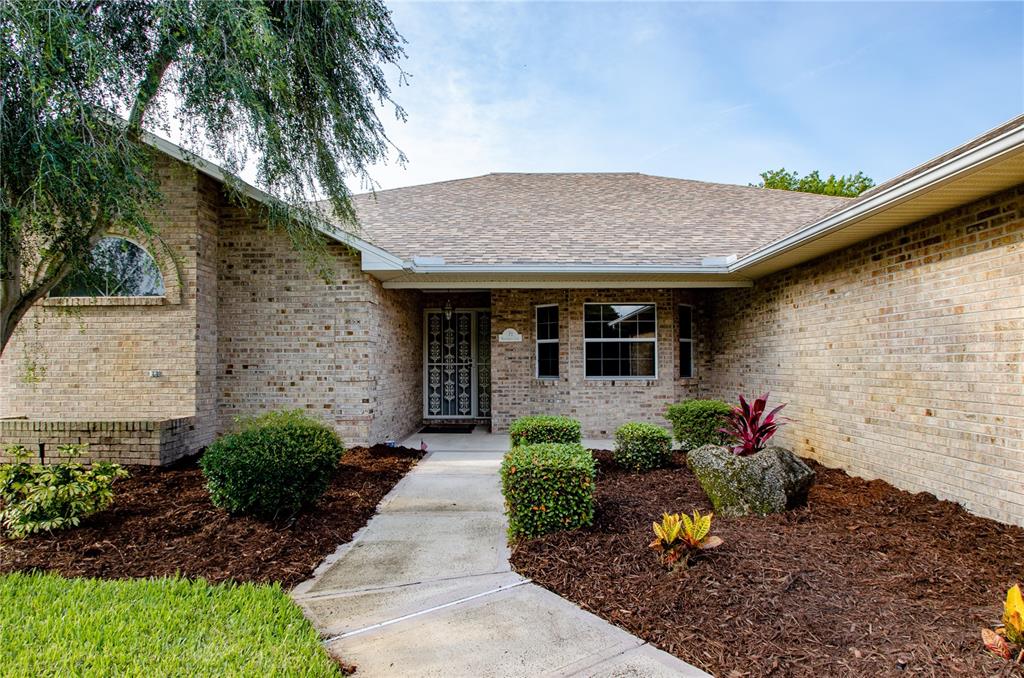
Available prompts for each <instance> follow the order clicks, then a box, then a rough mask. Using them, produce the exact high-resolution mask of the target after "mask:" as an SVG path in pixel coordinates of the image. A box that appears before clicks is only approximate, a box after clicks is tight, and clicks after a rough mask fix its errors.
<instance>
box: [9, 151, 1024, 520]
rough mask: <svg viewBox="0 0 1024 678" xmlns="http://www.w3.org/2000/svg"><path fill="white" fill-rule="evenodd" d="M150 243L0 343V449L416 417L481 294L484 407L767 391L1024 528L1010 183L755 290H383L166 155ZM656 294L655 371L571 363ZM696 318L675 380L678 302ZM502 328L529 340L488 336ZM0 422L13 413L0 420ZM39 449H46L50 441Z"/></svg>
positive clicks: (1022, 227) (597, 425) (146, 455)
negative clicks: (434, 331)
mask: <svg viewBox="0 0 1024 678" xmlns="http://www.w3.org/2000/svg"><path fill="white" fill-rule="evenodd" d="M159 172H160V177H161V181H162V184H163V189H164V192H165V195H166V201H165V203H164V204H163V205H162V206H161V207H160V208H159V209H158V210H156V212H155V213H154V215H153V220H154V222H155V223H156V225H157V226H158V227H159V229H160V233H161V236H162V238H163V241H164V243H166V248H164V246H162V245H155V246H150V247H149V249H150V251H151V252H152V253H153V254H154V255H155V256H156V257H157V259H158V261H159V262H160V264H161V268H162V270H163V274H164V280H165V285H166V287H167V295H166V297H165V298H162V299H155V298H145V299H98V300H90V299H84V300H70V301H69V300H50V301H48V302H46V303H44V304H40V305H39V306H37V307H36V308H35V309H33V311H32V312H31V313H30V314H29V315H28V316H27V317H26V319H25V320H24V321H23V322H22V324H21V325H20V326H19V330H18V333H17V334H16V337H15V339H14V341H13V342H12V343H11V345H10V346H9V348H8V350H7V351H6V352H5V354H4V356H3V358H2V359H0V445H3V444H11V443H15V444H23V445H25V446H26V447H28V448H29V449H30V450H31V451H32V452H34V453H35V452H37V451H38V447H39V445H40V444H43V445H44V446H45V449H46V450H55V449H56V446H57V445H60V444H63V443H65V442H75V443H78V442H88V443H90V444H91V445H92V446H93V453H94V455H98V456H104V457H107V458H113V459H118V460H121V461H130V462H139V463H168V462H169V461H172V460H173V459H174V458H176V457H178V456H180V455H182V454H185V453H187V452H191V451H195V450H197V449H199V448H201V447H203V446H205V445H207V444H209V442H210V441H212V440H213V439H214V437H215V436H216V435H217V434H218V433H221V432H223V431H225V430H227V429H228V428H230V426H231V425H232V420H233V419H234V417H236V416H239V415H249V414H254V413H258V412H262V411H267V410H271V409H279V408H295V407H300V408H303V409H305V410H307V411H309V412H311V413H313V414H315V415H316V416H318V417H320V418H322V419H323V420H325V421H327V422H329V423H330V424H332V425H333V426H334V427H335V428H337V430H338V431H339V432H340V433H341V435H342V436H343V437H344V439H345V440H346V442H347V443H349V444H367V443H375V442H379V441H381V440H384V439H385V438H395V439H401V438H403V437H404V436H406V435H408V434H409V433H411V432H413V431H414V430H415V429H416V428H417V427H418V426H419V425H420V423H421V420H422V406H423V400H422V398H423V391H422V389H423V383H422V379H423V345H422V341H423V328H422V321H423V309H424V308H426V307H428V306H435V307H436V306H440V305H441V304H442V303H443V299H444V298H447V297H451V298H453V299H454V301H453V305H454V306H456V307H470V306H472V307H489V308H491V312H492V317H491V323H492V330H493V333H492V345H491V384H492V398H491V401H492V413H493V416H492V423H493V426H494V429H495V430H496V431H504V430H506V429H507V427H508V424H509V423H510V422H511V420H512V419H514V418H516V417H518V416H522V415H526V414H539V413H552V414H565V415H569V416H573V417H576V418H578V419H580V420H581V421H582V423H583V427H584V433H585V435H587V436H592V437H607V436H610V435H611V434H612V433H613V432H614V430H615V429H616V428H617V427H618V426H619V425H621V424H622V423H625V422H627V421H633V420H640V421H649V422H653V423H656V424H659V425H662V426H665V425H667V422H665V420H664V419H663V417H662V414H663V412H664V409H665V407H666V406H667V405H668V404H670V403H672V402H678V401H680V400H683V399H685V398H688V397H698V396H699V397H720V398H723V399H727V400H733V399H734V398H735V396H736V394H737V393H739V392H742V393H746V394H756V393H758V392H760V391H763V390H770V391H771V392H772V394H773V399H774V400H777V401H779V402H789V403H790V405H789V407H788V408H787V410H786V414H788V415H789V416H790V417H792V418H793V419H794V421H793V422H792V423H791V424H790V425H789V426H787V427H786V428H785V429H783V432H782V434H781V442H783V443H785V444H787V445H790V446H792V447H793V448H794V449H795V450H796V451H797V452H798V453H800V454H803V455H807V456H811V457H815V458H817V459H820V460H821V461H823V462H824V463H826V464H829V465H836V466H843V467H844V468H846V469H848V470H849V471H850V472H851V473H854V474H857V475H861V476H865V477H872V478H874V477H878V478H883V479H885V480H887V481H889V482H891V483H893V484H895V485H897V486H899V487H903V488H905V489H908V490H915V491H916V490H927V491H930V492H933V493H935V494H936V495H938V496H940V497H944V498H949V499H954V500H956V501H960V502H962V503H963V504H964V505H965V506H967V507H968V508H969V509H971V510H972V511H974V512H976V513H979V514H981V515H986V516H990V517H993V518H996V519H999V520H1004V521H1008V522H1014V523H1019V524H1024V434H1022V432H1024V416H1022V415H1021V414H1020V413H1021V412H1024V372H1022V364H1024V357H1022V356H1024V250H1022V247H1024V187H1018V188H1017V189H1015V190H1011V191H1006V192H1003V193H1001V194H999V195H996V196H992V197H990V198H987V199H985V200H982V201H980V202H977V203H975V204H973V205H969V206H965V207H963V208H960V209H957V210H955V211H953V212H950V213H947V214H945V215H941V216H939V217H935V218H932V219H928V220H927V221H924V222H922V223H919V224H915V225H912V226H908V227H905V228H902V229H899V230H897V231H893V232H891V233H889V234H886V235H883V236H880V237H877V238H875V239H873V240H869V241H866V242H863V243H860V244H858V245H856V246H854V247H851V248H849V249H847V250H844V251H842V252H839V253H836V254H833V255H829V256H827V257H823V258H821V259H818V260H816V261H813V262H809V263H807V264H803V265H800V266H797V267H794V268H791V269H788V270H786V271H783V272H780V273H777V274H774V275H772V276H769V277H766V278H764V279H762V280H758V281H757V282H756V283H755V285H754V287H753V288H741V289H732V290H717V291H710V290H709V291H704V290H673V289H633V290H629V289H622V290H612V289H603V290H591V289H550V290H529V289H494V290H492V291H491V292H490V293H489V294H488V293H476V294H468V293H466V294H446V293H433V294H428V293H421V292H418V291H415V290H387V289H384V288H383V286H382V284H381V283H380V282H379V281H377V280H376V279H374V278H373V277H371V276H370V275H369V274H367V273H364V272H363V271H362V270H361V267H360V258H359V255H358V254H357V253H355V252H353V251H351V250H349V249H348V248H346V247H344V246H342V245H338V244H334V245H331V253H332V258H331V261H332V264H333V271H332V273H333V276H332V278H333V279H332V282H331V283H330V284H328V283H325V282H324V281H323V280H322V279H321V278H320V277H319V276H317V275H316V274H314V273H312V272H311V271H310V270H309V268H308V267H307V265H306V262H305V260H304V258H303V256H302V255H300V254H298V253H296V252H294V251H293V250H292V249H291V247H290V244H289V242H288V239H287V237H286V236H285V235H283V234H279V233H272V232H269V231H268V230H267V229H265V228H262V227H260V226H259V225H258V224H257V219H256V217H254V216H253V213H252V212H248V211H245V210H242V209H241V208H239V207H237V206H233V205H231V204H229V203H228V202H227V201H226V200H225V198H224V196H223V192H222V188H221V186H220V185H219V184H218V183H216V182H215V181H213V180H212V179H209V178H206V177H205V176H200V175H198V174H197V173H196V172H195V171H194V170H193V169H191V168H189V167H187V166H186V165H184V164H182V163H179V162H176V161H173V160H170V159H169V158H162V159H161V160H160V162H159ZM587 302H595V303H602V302H603V303H608V302H620V303H636V302H647V303H654V304H656V307H657V313H658V342H657V350H658V375H657V378H654V379H649V380H639V381H632V380H614V381H612V380H588V379H586V378H584V365H583V362H584V342H583V305H584V304H585V303H587ZM539 304H558V306H559V323H560V331H559V335H560V346H559V350H560V370H559V372H560V374H559V378H558V379H557V380H540V379H537V378H536V377H535V374H536V357H535V356H536V344H535V320H534V319H535V316H534V313H535V308H536V306H537V305H539ZM680 304H690V305H692V307H693V317H694V331H695V335H694V341H693V349H694V362H695V374H694V377H693V378H692V379H680V378H679V377H678V376H677V375H678V374H679V372H678V370H679V365H678V362H679V341H678V340H679V328H678V315H677V310H678V307H679V305H680ZM506 328H513V329H515V330H516V331H518V332H519V333H520V334H522V336H523V341H522V342H518V343H499V342H497V341H496V339H495V337H496V336H497V335H498V334H499V333H500V332H502V331H503V330H505V329H506ZM4 419H6V421H5V420H4ZM47 458H51V459H52V458H53V457H52V456H50V454H49V453H47Z"/></svg>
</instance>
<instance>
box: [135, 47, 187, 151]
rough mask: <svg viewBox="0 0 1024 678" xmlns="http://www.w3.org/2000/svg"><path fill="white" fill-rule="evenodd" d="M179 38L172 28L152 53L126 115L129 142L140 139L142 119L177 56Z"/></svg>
mask: <svg viewBox="0 0 1024 678" xmlns="http://www.w3.org/2000/svg"><path fill="white" fill-rule="evenodd" d="M181 37H182V35H181V31H180V30H179V29H177V28H172V29H171V30H169V31H167V32H166V33H165V34H164V37H163V38H162V39H161V40H160V45H159V46H158V47H157V49H156V52H154V53H153V59H152V61H150V62H149V67H148V68H146V75H145V77H143V79H142V82H140V83H139V91H138V93H137V94H136V95H135V102H134V103H133V104H132V110H131V113H130V114H129V115H128V127H127V129H126V130H125V133H126V135H127V137H128V138H129V139H130V140H131V141H138V140H139V139H141V138H142V122H143V118H144V117H145V116H146V112H147V111H148V110H149V107H150V105H152V103H153V100H154V99H155V98H156V95H157V93H158V92H159V91H160V83H161V82H163V79H164V75H166V74H167V69H168V68H170V67H171V64H172V63H174V59H175V58H177V56H178V49H179V48H180V46H181Z"/></svg>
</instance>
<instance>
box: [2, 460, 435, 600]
mask: <svg viewBox="0 0 1024 678" xmlns="http://www.w3.org/2000/svg"><path fill="white" fill-rule="evenodd" d="M421 456H422V453H421V452H420V451H418V450H412V449H408V448H389V447H385V446H382V445H378V446H375V447H373V448H370V449H367V448H361V447H357V448H352V449H350V450H348V451H347V452H346V453H345V455H344V457H343V458H342V461H341V464H340V465H339V469H338V473H337V474H336V475H335V478H334V481H333V482H332V483H331V486H330V487H329V488H328V490H327V492H326V493H325V494H324V496H323V497H322V498H321V499H320V501H318V502H317V504H316V506H315V507H314V508H312V509H311V510H309V511H307V512H305V513H303V514H301V515H299V516H298V517H297V518H296V519H295V520H294V521H293V522H290V523H285V524H269V523H265V522H261V521H259V520H256V519H253V518H245V517H238V518H232V517H231V516H229V515H228V514H227V513H225V512H224V511H222V510H220V509H218V508H216V507H215V506H214V505H213V504H211V503H210V498H209V495H208V494H207V492H206V488H205V484H204V479H203V474H202V472H201V471H200V470H199V468H198V467H197V466H196V465H195V462H194V460H193V461H191V462H187V463H185V464H182V465H180V466H178V467H174V468H163V469H161V468H152V467H145V466H137V467H130V468H129V470H130V472H131V477H130V478H127V479H125V480H122V481H119V482H118V484H117V485H116V493H117V498H116V500H115V503H114V505H113V506H112V507H111V508H110V509H108V510H106V511H103V512H102V513H98V514H96V515H94V516H91V517H90V518H87V519H86V520H84V521H83V522H82V525H81V526H79V527H78V528H76V529H72V530H68V531H65V532H60V533H57V534H53V535H36V536H32V537H28V538H26V539H22V540H16V541H12V540H7V539H4V538H2V537H0V573H8V572H17V571H28V570H49V571H53V572H57V573H59V574H62V575H64V576H66V577H102V578H105V579H120V578H128V577H154V576H163V575H173V574H175V573H179V574H181V575H182V576H186V577H203V578H205V579H207V580H209V581H212V582H220V581H227V580H232V581H239V582H243V581H249V582H275V581H276V582H280V583H281V585H282V586H284V587H286V588H288V587H291V586H294V585H295V584H298V583H299V582H301V581H303V580H305V579H308V578H309V577H310V575H312V573H313V570H314V568H316V566H317V565H318V564H319V563H320V562H321V561H322V560H323V559H324V557H325V556H327V555H328V554H330V553H332V552H334V550H335V548H337V546H338V545H339V544H342V543H345V542H347V541H349V540H351V539H352V535H353V534H354V533H355V532H356V530H358V529H359V528H361V527H362V526H363V525H365V524H366V522H367V521H368V520H369V519H370V517H371V516H372V515H373V514H374V512H375V510H376V507H377V504H378V503H379V502H380V500H381V499H382V498H383V497H384V495H385V494H387V493H388V491H389V490H390V489H391V488H392V487H393V486H394V485H395V483H397V482H398V481H399V480H400V479H401V478H402V476H404V475H405V473H406V472H407V471H408V470H409V469H410V468H412V467H413V466H414V465H415V464H416V462H417V461H418V460H419V458H420V457H421Z"/></svg>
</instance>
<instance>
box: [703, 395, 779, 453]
mask: <svg viewBox="0 0 1024 678" xmlns="http://www.w3.org/2000/svg"><path fill="white" fill-rule="evenodd" d="M767 405H768V394H767V393H765V394H764V395H763V396H761V397H760V398H757V399H756V400H754V402H753V404H750V403H748V402H747V401H746V400H745V399H744V398H743V396H742V395H741V396H740V404H739V405H737V406H736V407H733V408H732V412H730V413H729V414H727V415H726V416H725V427H723V428H720V429H718V430H719V431H720V432H722V433H725V434H727V435H729V436H731V437H732V438H733V439H734V440H735V441H736V444H735V445H733V446H732V447H731V448H730V449H731V450H732V453H733V454H736V455H739V456H741V457H745V456H747V455H751V454H754V453H755V452H760V451H761V450H763V449H764V447H765V443H767V442H768V440H769V439H770V438H771V437H772V436H773V435H775V432H776V431H778V430H779V426H781V425H783V423H784V422H783V421H782V419H783V418H782V417H778V418H776V416H775V415H776V414H777V413H778V411H779V410H781V409H782V408H783V407H785V406H786V404H785V403H783V404H782V405H779V406H778V407H776V408H775V409H774V410H772V411H771V412H769V413H768V415H767V416H766V417H765V418H764V419H762V418H761V415H762V414H764V408H765V407H767Z"/></svg>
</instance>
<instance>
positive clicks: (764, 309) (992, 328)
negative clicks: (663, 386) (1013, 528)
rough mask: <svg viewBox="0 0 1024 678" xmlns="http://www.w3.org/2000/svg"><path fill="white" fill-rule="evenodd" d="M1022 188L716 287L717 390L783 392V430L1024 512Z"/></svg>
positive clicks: (882, 471) (899, 476) (902, 479)
mask: <svg viewBox="0 0 1024 678" xmlns="http://www.w3.org/2000/svg"><path fill="white" fill-rule="evenodd" d="M1022 210H1024V187H1018V188H1016V189H1015V190H1010V191H1007V192H1004V193H1001V194H999V195H996V196H992V197H990V198H988V199H985V200H982V201H980V202H977V203H974V204H972V205H968V206H965V207H963V208H960V209H957V210H954V211H952V212H949V213H947V214H944V215H941V216H939V217H936V218H931V219H928V220H926V221H924V222H921V223H918V224H915V225H912V226H908V227H906V228H902V229H899V230H897V231H893V232H891V233H888V234H886V235H883V236H880V237H877V238H875V239H873V240H869V241H866V242H863V243H859V244H857V245H855V246H853V247H851V248H849V249H847V250H844V251H842V252H839V253H837V254H834V255H830V256H828V257H825V258H821V259H818V260H816V261H813V262H810V263H807V264H804V265H801V266H798V267H795V268H793V269H789V270H786V271H783V272H780V273H777V274H774V275H772V276H769V277H767V278H764V279H762V280H759V281H757V283H756V286H755V287H754V288H753V289H752V290H729V291H718V292H715V293H713V294H711V295H709V296H710V300H711V312H712V315H713V316H714V318H715V328H714V332H713V335H712V336H713V341H712V346H711V349H712V350H711V353H712V355H713V356H714V357H713V362H712V365H711V369H710V380H709V381H706V382H705V393H706V394H707V395H710V396H716V397H722V398H726V399H729V400H733V399H734V398H735V395H736V393H737V392H742V393H746V394H753V393H757V392H760V391H763V390H770V391H771V392H772V399H773V400H775V401H777V402H788V403H789V406H788V407H787V409H786V410H785V413H786V414H788V415H789V416H790V417H792V418H793V419H795V421H794V422H793V423H792V424H790V425H789V426H787V427H785V428H783V429H782V433H781V439H782V442H784V443H785V444H786V445H788V446H791V447H793V448H794V449H795V451H796V452H797V453H799V454H802V455H806V456H810V457H814V458H816V459H819V460H821V461H822V462H823V463H825V464H827V465H831V466H842V467H843V468H845V469H847V470H848V471H849V472H850V473H853V474H855V475H858V476H863V477H867V478H882V479H885V480H887V481H888V482H891V483H893V484H894V485H897V486H899V487H902V488H904V489H907V490H910V491H929V492H932V493H934V494H936V495H937V496H939V497H942V498H947V499H952V500H955V501H959V502H961V503H963V504H964V505H965V506H966V507H967V508H968V509H970V510H971V511H973V512H975V513H978V514H980V515H984V516H988V517H992V518H995V519H998V520H1003V521H1008V522H1013V523H1018V524H1024V434H1022V432H1024V415H1022V414H1021V413H1022V412H1024V368H1022V353H1024V212H1022Z"/></svg>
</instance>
